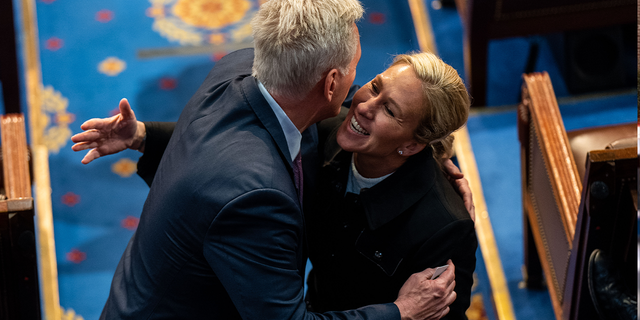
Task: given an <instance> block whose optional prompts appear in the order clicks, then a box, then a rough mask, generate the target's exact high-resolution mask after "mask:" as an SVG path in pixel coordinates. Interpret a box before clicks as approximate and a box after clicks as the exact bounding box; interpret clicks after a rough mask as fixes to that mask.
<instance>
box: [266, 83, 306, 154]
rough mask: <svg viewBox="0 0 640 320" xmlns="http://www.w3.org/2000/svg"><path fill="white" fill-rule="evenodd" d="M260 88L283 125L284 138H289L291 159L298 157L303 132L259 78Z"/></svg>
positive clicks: (288, 144) (281, 125)
mask: <svg viewBox="0 0 640 320" xmlns="http://www.w3.org/2000/svg"><path fill="white" fill-rule="evenodd" d="M258 88H260V92H261V93H262V95H263V96H264V98H265V99H266V100H267V102H268V103H269V106H270V107H271V109H272V110H273V113H275V114H276V118H278V122H280V127H282V131H283V132H284V138H285V139H286V140H287V146H288V147H289V153H290V155H291V161H293V159H295V158H296V156H297V155H298V153H299V152H300V143H301V142H302V134H301V133H300V131H298V128H296V126H295V125H294V124H293V122H291V119H289V117H288V116H287V114H286V113H284V110H282V108H281V107H280V105H278V103H277V102H276V100H274V99H273V97H272V96H271V94H269V92H267V89H266V88H265V87H264V85H262V82H260V80H258Z"/></svg>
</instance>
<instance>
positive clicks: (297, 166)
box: [293, 152, 302, 208]
mask: <svg viewBox="0 0 640 320" xmlns="http://www.w3.org/2000/svg"><path fill="white" fill-rule="evenodd" d="M301 154H302V152H299V153H298V155H297V156H296V158H295V159H293V180H294V183H295V185H296V189H297V190H298V200H299V201H300V207H301V208H302V156H301Z"/></svg>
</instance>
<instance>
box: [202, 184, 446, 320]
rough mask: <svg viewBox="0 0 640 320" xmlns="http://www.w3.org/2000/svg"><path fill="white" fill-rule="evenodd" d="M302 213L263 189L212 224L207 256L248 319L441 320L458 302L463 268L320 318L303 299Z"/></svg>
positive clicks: (427, 273)
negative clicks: (387, 299) (388, 299)
mask: <svg viewBox="0 0 640 320" xmlns="http://www.w3.org/2000/svg"><path fill="white" fill-rule="evenodd" d="M301 219H302V213H301V212H300V211H299V208H298V205H297V202H296V200H295V199H292V198H291V197H289V196H288V195H286V194H284V193H283V192H281V191H278V190H273V189H262V190H254V191H251V192H247V193H245V194H244V195H241V196H240V197H237V198H235V199H234V200H232V201H231V202H229V203H228V204H227V205H225V207H224V209H223V210H221V211H220V212H219V213H218V215H217V216H216V218H215V219H214V220H213V221H212V223H211V225H210V227H209V230H208V232H207V236H206V238H205V242H204V250H203V252H204V255H205V258H206V259H207V261H208V262H209V265H210V266H211V268H212V269H213V270H214V272H215V273H216V275H217V277H218V278H219V279H220V281H221V282H222V284H223V285H224V287H225V288H226V291H227V292H228V293H229V295H230V297H231V299H232V300H233V303H234V305H235V306H236V309H237V310H238V311H239V312H240V315H241V316H242V318H243V319H321V318H322V319H394V320H398V319H403V320H404V319H440V318H441V317H442V316H444V315H446V314H447V313H448V312H449V305H450V304H451V303H453V301H454V300H455V298H456V293H455V292H454V291H453V289H454V287H455V267H454V266H453V264H452V263H451V262H449V264H450V266H449V268H448V269H447V271H445V272H444V273H443V274H442V275H441V276H440V277H439V278H438V279H436V280H429V278H430V277H431V275H432V274H433V271H434V269H427V270H424V271H422V272H419V273H416V274H414V275H412V276H411V277H410V279H409V280H407V282H406V283H405V285H404V286H403V287H402V289H400V292H399V295H398V299H397V300H396V301H395V302H394V303H387V304H377V305H371V306H365V307H362V308H359V309H356V310H349V311H343V312H328V313H325V314H322V315H320V314H314V313H310V312H307V310H306V304H305V303H304V300H303V295H304V292H303V290H304V287H303V277H304V272H303V271H301V270H303V269H302V268H304V264H302V263H301V261H302V259H301V257H300V256H299V255H300V254H301V252H302V249H301V248H299V247H298V245H301V244H302V243H303V241H301V239H300V238H301V237H302V236H303V232H304V230H303V223H302V221H301Z"/></svg>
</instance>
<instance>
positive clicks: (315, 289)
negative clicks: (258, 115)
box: [72, 53, 476, 319]
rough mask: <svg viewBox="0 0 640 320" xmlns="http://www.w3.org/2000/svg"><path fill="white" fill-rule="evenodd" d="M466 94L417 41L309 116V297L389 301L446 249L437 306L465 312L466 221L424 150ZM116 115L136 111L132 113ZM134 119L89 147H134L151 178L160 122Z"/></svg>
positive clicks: (437, 139)
mask: <svg viewBox="0 0 640 320" xmlns="http://www.w3.org/2000/svg"><path fill="white" fill-rule="evenodd" d="M469 104H470V103H469V98H468V95H467V92H466V89H465V87H464V84H463V82H462V80H461V79H460V77H459V76H458V74H457V72H456V71H455V70H454V69H453V68H452V67H451V66H449V65H447V64H445V63H444V62H443V61H442V60H440V59H439V58H437V57H436V56H435V55H433V54H429V53H418V54H412V55H401V56H398V57H397V58H396V59H395V61H394V63H393V64H392V65H391V67H389V69H387V70H386V71H384V72H383V73H382V74H380V75H378V76H377V77H376V78H375V79H373V80H372V81H370V82H369V83H367V84H366V85H365V86H363V87H362V88H360V89H359V90H358V91H357V92H355V94H354V95H353V96H352V102H351V108H350V109H346V108H343V112H342V113H341V115H340V116H338V117H337V118H334V119H330V120H326V121H323V122H321V123H320V124H319V125H318V132H319V135H320V142H321V143H320V147H319V153H320V155H321V157H323V158H324V163H323V164H322V165H321V168H320V174H319V175H318V177H319V178H318V182H317V187H316V188H315V190H317V191H316V192H313V191H312V190H313V189H312V188H309V189H308V188H306V187H305V215H306V221H307V225H306V228H307V230H308V234H309V237H308V242H309V257H310V259H311V262H312V264H313V266H314V267H313V270H312V271H311V273H310V275H309V279H308V287H309V291H308V293H307V302H308V305H309V308H311V309H313V310H314V311H317V312H323V311H329V310H336V311H337V310H346V309H352V308H357V307H360V306H364V305H368V304H372V303H377V302H389V301H394V300H395V298H396V294H397V292H398V290H399V289H400V288H401V286H402V284H403V283H404V282H405V281H406V280H407V278H409V276H410V275H411V274H413V273H416V272H419V271H422V270H424V269H425V268H435V267H437V266H440V265H444V264H446V263H447V260H448V259H451V260H452V261H453V264H454V265H455V275H456V277H455V279H456V288H455V291H456V293H457V299H456V300H455V302H454V303H453V304H452V305H451V306H450V312H449V314H448V315H447V316H446V317H445V318H446V319H466V317H465V315H464V313H465V311H466V309H467V308H468V306H469V303H470V291H471V285H472V283H473V280H472V274H473V270H474V268H475V250H476V238H475V232H474V225H473V221H472V219H471V218H470V216H469V213H468V212H467V209H465V206H464V204H463V202H462V199H461V198H460V197H459V195H458V194H457V193H456V191H455V190H454V189H453V187H452V186H451V184H450V183H449V182H448V181H447V179H446V178H445V176H444V174H443V173H442V171H441V170H440V168H439V161H436V159H438V160H440V159H443V158H448V157H449V156H450V150H451V142H452V140H453V138H452V137H451V136H450V133H451V132H453V131H455V130H456V129H458V128H459V127H460V126H462V125H463V124H464V123H465V122H466V119H467V116H468V109H469ZM126 112H131V111H130V109H126ZM340 117H341V118H340ZM127 118H128V119H129V121H133V122H136V120H135V116H134V115H133V113H131V114H130V115H128V116H127ZM341 119H345V120H344V121H341ZM114 121H115V120H114ZM114 121H112V122H108V121H106V122H104V125H106V126H108V125H113V129H111V130H112V131H114V132H115V130H116V129H115V128H116V127H117V126H118V124H117V123H116V122H114ZM336 124H339V126H338V125H336ZM137 126H138V127H141V128H142V129H143V130H137V131H136V130H135V129H134V130H133V131H129V132H127V133H119V134H122V136H118V135H117V134H116V135H115V136H112V137H111V139H113V140H116V141H119V143H120V145H118V146H114V147H113V149H112V150H108V149H104V148H103V149H102V150H100V153H101V154H103V155H104V154H111V153H115V152H118V151H121V150H123V149H125V148H131V149H140V150H141V151H144V152H145V155H144V156H143V158H141V160H140V162H139V174H140V175H141V176H142V177H143V178H144V179H145V180H146V181H147V182H148V183H151V181H152V179H153V174H154V173H155V169H156V167H157V163H158V162H159V159H160V157H161V155H162V152H163V151H164V147H165V146H166V144H167V143H168V139H169V137H170V133H171V131H172V125H171V124H158V123H146V130H145V124H142V123H139V122H138V123H137ZM82 127H83V129H85V130H87V127H86V126H85V125H83V126H82ZM129 127H130V128H131V126H129ZM94 128H95V127H94ZM102 130H105V129H104V128H102ZM107 131H108V129H107ZM136 132H138V133H139V132H146V136H145V138H146V139H147V140H146V143H145V142H144V141H143V138H142V137H135V138H131V136H133V135H134V133H136ZM111 133H112V134H113V132H111ZM82 135H83V133H81V134H79V135H77V136H75V137H73V138H72V140H73V141H74V142H76V143H77V144H76V145H75V146H74V147H73V149H74V150H75V151H80V150H85V149H88V148H95V147H96V146H97V145H96V143H95V142H92V141H90V140H91V139H86V138H83V136H82ZM127 139H128V140H127ZM96 140H98V139H96ZM125 140H127V141H125ZM132 141H133V142H132ZM141 142H142V143H141ZM144 149H146V150H144ZM98 156H100V155H98ZM87 157H89V159H88V158H87ZM87 157H85V159H83V163H88V162H90V161H91V160H93V159H95V158H96V157H95V152H94V155H93V156H91V152H90V153H89V154H87ZM87 159H88V161H87Z"/></svg>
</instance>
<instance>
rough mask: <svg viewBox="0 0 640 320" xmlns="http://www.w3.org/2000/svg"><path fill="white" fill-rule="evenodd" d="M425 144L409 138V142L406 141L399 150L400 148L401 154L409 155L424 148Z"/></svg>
mask: <svg viewBox="0 0 640 320" xmlns="http://www.w3.org/2000/svg"><path fill="white" fill-rule="evenodd" d="M426 146H427V145H426V144H425V143H419V142H417V141H415V140H411V141H410V142H407V143H406V144H405V145H404V146H403V147H402V148H400V150H402V155H403V156H406V157H409V156H412V155H414V154H416V153H419V152H420V151H422V150H424V148H425V147H426Z"/></svg>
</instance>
